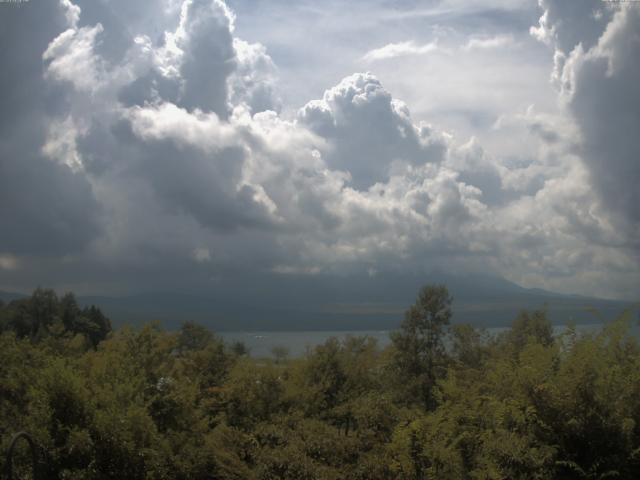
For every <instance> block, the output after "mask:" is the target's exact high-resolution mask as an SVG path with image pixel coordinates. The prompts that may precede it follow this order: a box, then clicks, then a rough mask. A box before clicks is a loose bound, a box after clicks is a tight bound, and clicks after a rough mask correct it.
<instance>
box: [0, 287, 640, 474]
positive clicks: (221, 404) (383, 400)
mask: <svg viewBox="0 0 640 480" xmlns="http://www.w3.org/2000/svg"><path fill="white" fill-rule="evenodd" d="M451 305H452V299H451V297H450V296H449V294H448V291H447V289H446V288H445V287H443V286H438V285H432V286H426V287H424V288H423V289H422V290H421V291H420V292H419V294H418V297H417V299H416V302H415V304H414V305H412V306H411V307H410V308H409V309H408V310H407V312H406V315H405V319H404V321H403V323H402V324H401V326H400V328H399V330H398V331H397V332H394V333H393V334H392V336H391V339H392V342H391V344H390V345H389V346H388V347H386V348H384V349H383V348H380V347H378V346H377V345H376V343H375V341H374V340H373V339H371V338H367V337H347V338H344V339H342V340H339V339H337V338H332V339H330V340H328V341H327V342H325V343H324V344H322V345H319V346H317V347H315V348H314V349H310V350H309V351H308V353H307V354H306V355H304V356H303V357H301V358H288V356H287V355H286V352H280V351H279V352H274V358H251V357H249V356H248V355H247V352H246V349H243V348H242V346H241V345H228V344H226V343H225V342H224V341H223V340H222V339H221V338H220V337H218V336H217V335H215V334H214V333H213V332H211V331H209V330H208V329H207V328H205V327H203V326H201V325H197V324H194V323H189V322H187V323H185V324H183V326H182V328H181V329H180V330H179V331H176V332H172V331H165V330H163V329H162V328H161V326H160V325H159V324H157V323H150V324H147V325H144V326H142V327H140V328H132V327H123V328H120V329H117V330H112V329H111V325H110V322H109V319H108V318H107V317H106V316H105V315H104V314H103V313H102V312H101V311H100V309H99V308H97V307H86V308H81V307H80V306H78V304H77V302H76V300H75V298H74V296H73V295H72V294H67V295H64V296H62V297H61V298H58V296H57V295H56V294H55V293H54V292H53V291H50V290H43V289H38V290H36V291H35V292H34V293H33V295H32V296H31V297H30V298H27V299H22V300H15V301H12V302H9V303H7V304H2V303H0V447H1V450H2V452H4V451H6V448H7V446H8V443H9V441H10V438H11V435H12V434H14V433H16V432H18V431H23V430H24V431H27V432H29V433H30V435H31V436H32V437H33V438H34V440H35V441H36V443H37V445H38V450H39V458H40V461H39V468H40V469H41V475H42V478H47V479H58V478H59V479H106V478H113V479H116V478H117V479H203V480H204V479H256V480H257V479H264V480H267V479H269V480H270V479H291V480H294V479H295V480H301V479H302V480H303V479H336V480H337V479H362V480H364V479H507V478H509V479H531V478H535V479H555V478H559V479H574V478H575V479H601V478H640V345H639V344H638V339H637V338H636V337H635V336H634V335H632V334H631V332H630V329H631V327H632V322H633V319H632V314H631V312H627V313H626V314H624V315H622V316H621V317H619V318H617V319H615V320H614V321H611V322H609V323H607V324H606V325H604V326H603V328H602V329H601V330H600V331H597V332H591V333H582V334H579V333H578V332H577V331H576V329H575V328H572V327H568V328H567V329H566V330H565V331H564V332H562V333H561V334H557V335H554V333H553V332H554V331H553V329H552V328H551V325H550V323H549V321H548V319H547V317H546V314H545V312H544V311H533V312H522V313H521V314H520V315H519V316H518V317H517V318H515V319H514V321H513V324H512V326H511V328H510V329H509V330H507V331H505V332H504V333H501V334H499V335H489V334H488V333H487V332H485V331H482V330H478V329H476V328H474V327H473V326H471V325H460V324H453V325H452V324H451V320H452V318H451V317H452V314H451ZM23 457H24V458H23ZM0 461H3V462H4V456H2V460H0ZM15 461H16V464H18V465H26V464H27V463H28V461H27V459H26V454H25V452H24V451H22V450H19V451H18V452H17V457H16V459H15ZM0 467H1V466H0Z"/></svg>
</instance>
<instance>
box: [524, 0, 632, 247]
mask: <svg viewBox="0 0 640 480" xmlns="http://www.w3.org/2000/svg"><path fill="white" fill-rule="evenodd" d="M541 6H542V8H544V15H543V16H542V17H541V19H540V26H539V28H534V29H532V33H533V34H534V35H535V36H536V37H538V38H540V39H541V40H543V41H545V42H547V43H549V44H550V45H552V46H553V48H554V49H555V60H556V66H555V68H556V69H555V71H554V78H555V80H556V81H557V83H558V87H559V89H560V95H561V99H562V101H563V102H564V103H565V104H566V107H567V109H568V110H569V112H570V114H571V115H572V117H573V119H574V121H575V123H576V124H577V126H578V128H579V132H580V141H579V143H580V156H581V158H582V159H583V161H584V162H585V165H586V166H587V168H588V169H589V172H590V177H591V182H592V184H593V185H594V187H595V188H596V189H597V191H598V193H599V195H600V198H601V200H602V202H603V203H604V204H606V205H607V206H608V207H609V208H610V210H611V212H612V214H614V215H616V216H617V217H619V218H620V219H621V220H623V221H628V222H629V223H630V224H631V225H630V226H629V225H628V227H630V228H632V229H634V230H635V235H636V236H637V235H638V233H639V232H640V230H639V228H640V195H639V193H638V191H639V190H638V188H637V181H638V179H639V178H640V141H639V139H638V136H637V135H635V134H634V132H637V131H639V129H640V95H638V87H637V86H638V84H640V62H638V59H637V57H638V51H640V9H639V8H638V7H637V6H636V5H634V4H633V2H621V3H620V4H615V3H608V4H607V3H606V2H605V3H603V2H599V1H593V2H580V3H575V2H562V1H546V0H544V1H541ZM636 240H637V238H636Z"/></svg>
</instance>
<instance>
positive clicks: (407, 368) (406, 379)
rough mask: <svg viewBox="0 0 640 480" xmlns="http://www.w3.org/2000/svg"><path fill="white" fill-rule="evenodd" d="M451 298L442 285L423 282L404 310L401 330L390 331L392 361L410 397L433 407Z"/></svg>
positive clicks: (443, 352) (449, 314)
mask: <svg viewBox="0 0 640 480" xmlns="http://www.w3.org/2000/svg"><path fill="white" fill-rule="evenodd" d="M452 302H453V299H452V298H451V296H450V295H449V291H448V290H447V287H445V286H444V285H426V286H424V287H423V288H422V289H421V290H420V293H419V294H418V298H417V300H416V303H415V304H414V305H412V306H411V307H410V308H409V310H407V312H406V313H405V319H404V321H403V322H402V325H401V330H400V331H399V332H393V333H392V334H391V340H392V342H393V345H394V347H395V355H394V357H395V358H394V364H395V367H396V369H397V373H398V379H399V380H401V381H402V384H403V385H405V386H406V387H407V388H408V390H409V392H407V393H409V396H410V397H412V399H413V400H416V401H419V402H421V403H422V404H423V405H424V406H425V408H427V409H432V408H434V407H435V398H434V396H433V393H434V392H433V389H434V386H435V382H436V379H437V378H439V376H440V372H439V370H440V369H441V367H443V363H444V362H443V360H444V357H445V348H444V336H445V334H446V330H445V328H446V326H447V325H449V321H450V319H451V303H452Z"/></svg>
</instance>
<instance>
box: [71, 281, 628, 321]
mask: <svg viewBox="0 0 640 480" xmlns="http://www.w3.org/2000/svg"><path fill="white" fill-rule="evenodd" d="M427 283H444V284H445V285H447V287H448V288H449V291H450V292H451V294H452V295H453V297H454V322H456V323H467V322H468V323H472V324H474V325H477V326H483V327H496V326H506V325H509V324H510V323H511V321H512V320H513V318H514V317H515V316H516V315H517V314H518V312H520V311H521V310H525V309H527V310H533V309H538V308H546V309H547V312H548V314H549V316H550V318H551V321H552V322H554V323H555V324H566V323H568V322H575V323H579V324H588V323H600V322H602V321H604V320H609V319H612V318H615V317H616V316H618V315H619V314H620V313H621V312H622V311H624V310H625V309H626V308H630V307H631V306H632V304H631V303H630V302H621V301H613V300H602V299H596V298H588V297H581V296H577V295H562V294H558V293H553V292H548V291H545V290H540V289H526V288H523V287H520V286H519V285H516V284H514V283H512V282H509V281H507V280H505V279H503V278H496V277H490V276H482V275H471V276H453V275H447V274H442V273H435V274H433V275H429V276H412V275H396V276H388V275H387V276H374V277H369V276H362V277H358V278H354V277H338V276H320V275H317V276H273V277H272V278H269V279H265V278H258V277H256V278H254V279H253V281H247V280H246V279H243V280H242V281H234V280H233V279H229V281H227V282H221V283H220V284H218V285H216V286H215V288H212V289H211V291H210V292H206V293H200V294H197V295H194V294H186V293H177V292H171V293H158V292H152V293H146V294H140V295H132V296H127V297H100V296H88V297H80V298H79V301H80V303H81V304H84V305H88V304H96V305H98V306H100V307H101V308H102V309H103V311H104V312H105V313H106V314H107V315H108V316H109V317H110V318H111V319H112V320H113V321H114V324H116V325H118V324H123V323H133V324H139V323H142V322H147V321H150V320H157V321H160V322H161V323H162V324H164V325H165V326H166V327H167V328H176V327H178V326H179V325H180V324H181V323H182V322H183V321H186V320H192V321H197V322H200V323H203V324H205V325H207V326H209V327H211V328H213V329H214V330H218V331H239V330H245V331H251V330H260V331H276V330H388V329H393V328H397V327H398V326H399V324H400V322H401V321H402V319H403V316H404V312H405V310H406V309H407V308H408V307H409V305H411V304H412V303H413V302H414V301H415V297H416V294H417V292H418V290H419V288H420V286H422V285H424V284H427Z"/></svg>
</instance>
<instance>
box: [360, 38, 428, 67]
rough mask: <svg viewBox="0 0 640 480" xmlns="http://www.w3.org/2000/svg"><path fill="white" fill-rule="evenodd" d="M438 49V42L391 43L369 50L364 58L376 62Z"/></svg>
mask: <svg viewBox="0 0 640 480" xmlns="http://www.w3.org/2000/svg"><path fill="white" fill-rule="evenodd" d="M436 51H438V44H437V43H436V42H431V43H426V44H424V45H417V44H416V43H415V42H413V41H409V42H400V43H389V44H387V45H385V46H384V47H380V48H376V49H374V50H370V51H368V52H367V53H366V54H365V55H364V56H363V57H362V59H363V60H364V61H366V62H375V61H379V60H387V59H390V58H397V57H406V56H410V55H427V54H429V53H432V52H436Z"/></svg>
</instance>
